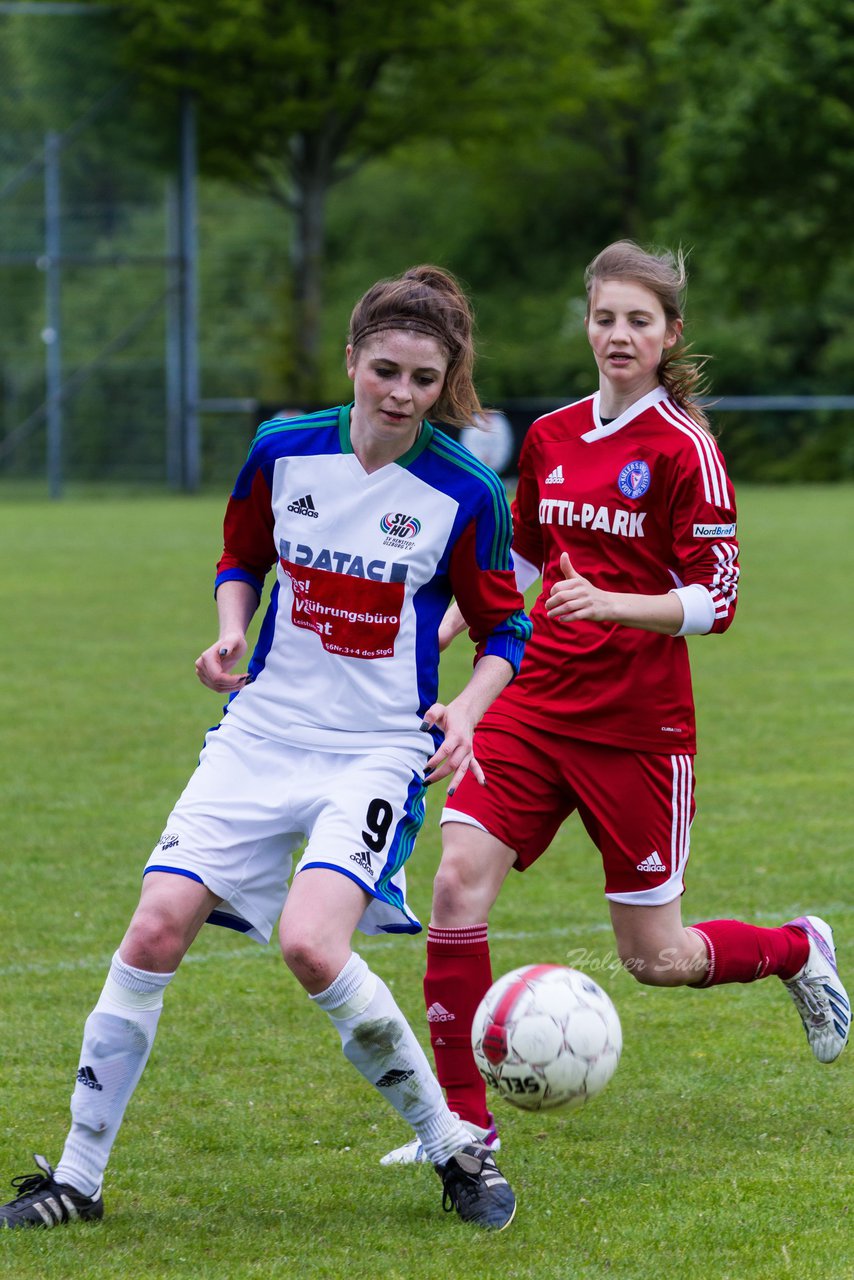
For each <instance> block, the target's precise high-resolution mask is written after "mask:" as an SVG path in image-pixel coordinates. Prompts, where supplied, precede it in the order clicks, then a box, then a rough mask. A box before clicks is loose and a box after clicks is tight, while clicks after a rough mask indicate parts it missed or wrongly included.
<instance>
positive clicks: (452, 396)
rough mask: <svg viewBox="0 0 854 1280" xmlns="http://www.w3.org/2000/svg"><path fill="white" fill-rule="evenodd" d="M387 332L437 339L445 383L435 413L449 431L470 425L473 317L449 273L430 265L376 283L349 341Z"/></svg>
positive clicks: (477, 408)
mask: <svg viewBox="0 0 854 1280" xmlns="http://www.w3.org/2000/svg"><path fill="white" fill-rule="evenodd" d="M385 329H406V330H409V331H410V332H412V333H426V334H429V336H430V337H432V338H435V339H436V341H437V342H439V343H440V344H441V345H442V347H443V348H444V350H445V352H446V353H447V356H448V368H447V372H446V373H445V383H444V386H443V387H442V392H441V394H440V396H439V398H438V400H437V401H436V404H435V406H434V409H433V412H434V413H435V415H436V417H437V418H439V419H440V420H441V421H442V422H447V423H448V424H449V425H450V426H454V427H464V426H469V425H471V424H472V422H473V420H474V417H475V415H476V414H479V413H482V412H483V410H482V409H481V405H480V400H479V399H478V395H477V392H476V391H475V388H474V382H473V381H472V370H473V368H474V338H473V329H474V315H473V313H472V308H471V303H470V302H469V300H468V298H467V297H466V295H465V293H464V292H463V290H462V288H461V286H460V285H459V283H458V282H457V281H456V280H455V279H454V277H453V276H452V275H451V274H450V272H448V271H443V270H442V268H441V267H432V266H429V265H425V266H420V267H411V268H410V270H409V271H405V272H404V273H403V275H401V276H395V277H394V278H392V279H390V280H380V281H378V282H377V284H375V285H373V286H372V287H371V288H370V289H369V290H368V292H367V293H366V294H365V295H364V297H362V298H360V300H359V301H358V302H357V303H356V305H355V307H354V308H353V314H352V315H351V317H350V335H349V341H350V345H351V346H352V348H353V351H354V352H356V351H357V350H358V348H359V346H360V344H361V343H362V342H364V341H365V340H366V339H367V338H370V337H373V335H374V334H375V333H380V332H382V331H383V330H385Z"/></svg>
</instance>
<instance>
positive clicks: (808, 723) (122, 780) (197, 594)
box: [0, 488, 854, 1280]
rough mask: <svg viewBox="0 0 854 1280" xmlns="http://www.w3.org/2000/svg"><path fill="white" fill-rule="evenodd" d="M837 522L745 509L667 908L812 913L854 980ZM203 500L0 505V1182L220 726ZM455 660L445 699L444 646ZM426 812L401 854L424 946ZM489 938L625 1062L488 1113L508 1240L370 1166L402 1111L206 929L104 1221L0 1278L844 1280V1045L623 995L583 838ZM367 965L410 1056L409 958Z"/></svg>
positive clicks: (115, 1170) (60, 1134) (133, 1120)
mask: <svg viewBox="0 0 854 1280" xmlns="http://www.w3.org/2000/svg"><path fill="white" fill-rule="evenodd" d="M852 498H854V492H852V490H851V489H850V488H828V489H819V488H812V489H810V488H801V489H795V488H786V489H777V490H764V489H747V490H743V491H742V492H741V494H740V500H741V510H742V519H741V529H740V533H741V536H742V542H743V566H744V573H743V580H742V582H743V586H742V601H741V605H740V611H739V617H738V620H737V622H736V625H735V626H734V628H733V630H732V631H731V632H730V633H729V634H728V635H727V636H725V637H723V638H701V639H699V640H696V641H693V642H692V645H693V660H694V667H695V676H696V685H697V701H698V709H699V720H700V757H699V767H698V803H699V814H698V818H697V821H696V823H695V826H694V839H693V857H692V860H691V866H690V868H689V875H688V893H687V895H686V899H685V915H686V919H687V920H691V919H708V918H715V917H720V916H737V917H741V918H744V919H749V920H754V921H756V922H757V923H768V924H770V923H775V922H780V921H783V920H786V919H788V918H790V917H791V916H793V915H795V914H798V913H799V912H801V911H806V910H808V911H810V912H815V913H818V914H820V915H824V916H826V917H827V918H828V919H830V921H831V922H832V923H833V924H834V925H835V926H836V935H837V943H838V945H839V953H840V959H841V964H842V967H843V971H847V973H848V975H849V979H850V982H849V986H850V987H854V945H852V930H854V919H852V910H851V902H852V887H854V886H853V885H852V875H851V870H850V866H851V861H850V855H851V848H852V844H854V819H852V806H851V791H852V787H851V779H852V776H854V752H852V734H851V712H852V704H854V700H852V684H854V662H852V648H851V635H852V631H854V598H852V593H851V589H850V584H851V581H852V579H854V538H852V529H851V510H852V505H854V504H852ZM222 506H223V503H222V500H221V499H220V498H219V497H217V498H214V499H211V498H196V499H187V498H183V499H182V498H176V497H173V498H167V497H163V498H150V497H147V498H143V497H137V498H130V497H129V498H126V499H121V498H119V497H116V496H113V497H109V496H103V497H100V498H95V497H92V498H89V499H86V500H82V499H74V498H71V499H69V500H68V501H66V502H63V503H61V504H54V505H49V504H47V503H45V502H42V501H38V500H29V501H27V500H22V499H19V498H16V497H15V496H13V495H10V493H9V491H5V492H4V493H3V494H2V495H0V547H2V602H3V603H2V619H3V626H2V638H3V655H4V668H5V670H4V681H3V686H4V687H3V696H2V708H3V713H2V721H0V738H2V743H3V749H2V760H3V768H2V774H0V797H2V810H0V812H2V827H3V831H2V863H0V865H2V869H3V879H4V883H3V891H2V897H0V918H2V927H0V984H2V1001H0V1058H2V1092H0V1135H2V1151H0V1156H1V1157H2V1167H0V1182H2V1186H3V1187H6V1184H7V1182H8V1180H9V1179H10V1178H11V1177H12V1176H13V1175H16V1174H20V1173H24V1172H30V1171H31V1170H32V1168H33V1166H32V1164H31V1152H33V1151H39V1152H43V1153H44V1154H45V1155H46V1156H47V1157H48V1158H49V1159H50V1160H51V1161H56V1160H57V1159H58V1157H59V1153H60V1150H61V1146H62V1140H63V1138H64V1135H65V1131H66V1128H67V1123H68V1096H69V1094H70V1090H71V1087H72V1082H73V1077H74V1073H75V1070H76V1065H77V1054H78V1049H79V1042H80V1033H81V1028H82V1023H83V1020H84V1018H85V1016H86V1014H87V1013H88V1011H89V1009H90V1008H91V1006H92V1004H93V1003H94V1001H95V999H96V997H97V994H98V992H99V990H100V987H101V984H102V981H103V977H104V974H105V972H106V969H107V966H108V964H109V959H110V956H111V954H112V952H113V950H114V949H115V947H116V945H117V943H118V941H119V939H120V937H121V934H122V932H123V930H124V927H125V924H126V922H127V919H128V917H129V915H130V912H131V911H132V909H133V907H134V905H135V903H136V898H137V893H138V887H139V874H140V871H141V867H142V865H143V863H144V861H145V859H146V858H147V856H148V853H149V852H150V849H151V847H152V846H153V844H154V842H155V841H156V840H157V838H158V836H159V835H160V832H161V829H162V824H163V821H164V819H165V816H166V814H167V813H168V811H169V808H170V807H171V804H172V802H173V800H174V798H175V796H176V795H177V793H178V791H179V790H180V789H181V787H182V786H183V784H184V782H185V780H186V778H187V776H188V775H189V773H190V771H191V769H192V767H193V765H194V762H195V758H196V755H197V752H198V748H199V745H200V742H201V738H202V735H203V732H204V730H205V729H206V728H207V726H208V725H209V724H211V723H213V722H215V721H216V719H217V718H218V714H219V700H218V699H217V697H216V696H215V695H213V694H211V693H210V692H209V691H207V690H205V689H203V688H202V687H201V686H200V685H199V684H198V683H197V681H196V679H195V676H194V673H193V667H192V662H193V659H194V658H195V656H196V654H197V653H198V652H199V651H200V650H201V649H202V648H203V647H205V645H206V644H208V643H209V642H210V640H211V639H212V638H213V636H214V613H213V605H212V601H211V595H210V583H211V573H212V564H213V561H214V560H215V559H216V556H217V552H218V539H219V526H220V519H221V512H222ZM446 663H447V667H446V684H447V689H448V690H450V689H451V688H452V687H453V686H454V684H455V683H457V682H459V681H460V680H461V679H462V678H464V673H465V671H466V669H467V667H468V663H469V655H468V653H467V652H466V650H465V644H464V643H460V642H458V644H457V646H455V648H454V649H452V650H451V652H450V653H449V654H448V655H447V657H446ZM440 802H441V797H440V796H439V795H434V796H433V799H432V808H431V814H430V816H429V818H428V825H427V827H426V829H425V832H424V834H423V836H422V838H421V841H420V843H419V846H418V848H417V850H416V853H415V855H414V858H413V861H412V862H411V864H410V867H411V870H410V875H409V880H410V894H409V897H410V902H411V903H412V904H413V906H414V908H415V909H416V910H417V911H418V912H419V913H420V915H421V917H422V919H423V920H424V921H425V922H426V920H427V919H428V916H429V902H430V884H431V879H432V875H433V871H434V869H435V866H436V862H437V859H438V838H437V825H436V818H437V814H438V810H439V807H440ZM492 942H493V963H494V967H495V971H496V973H500V972H503V971H505V970H506V969H509V968H511V967H513V966H515V965H517V964H523V963H529V962H535V961H538V962H539V961H550V962H558V963H560V962H568V963H575V964H577V965H578V966H579V967H583V968H586V969H587V970H588V971H589V972H591V973H592V974H593V976H594V977H596V978H597V979H598V980H599V981H600V982H601V983H602V985H603V986H605V987H606V989H607V990H608V991H609V993H610V994H611V996H612V998H613V999H614V1001H615V1003H616V1005H617V1007H618V1009H619V1011H620V1014H621V1018H622V1022H623V1031H624V1038H625V1049H624V1053H623V1059H622V1062H621V1064H620V1067H619V1070H618V1072H617V1074H616V1076H615V1078H614V1080H613V1081H612V1083H611V1084H610V1085H609V1087H608V1089H607V1090H606V1091H605V1093H604V1094H602V1095H601V1097H599V1098H597V1099H596V1100H595V1101H594V1102H592V1103H591V1104H590V1105H589V1106H588V1107H587V1108H585V1109H583V1110H582V1111H580V1112H577V1113H571V1114H566V1115H561V1114H560V1113H559V1112H558V1113H553V1114H549V1115H545V1116H540V1117H538V1116H536V1115H527V1114H524V1113H521V1112H515V1111H513V1110H512V1109H511V1108H510V1107H508V1106H507V1105H506V1104H503V1103H498V1104H497V1105H498V1115H499V1119H500V1122H501V1129H502V1136H503V1138H504V1152H503V1156H502V1159H501V1166H502V1168H503V1170H504V1172H505V1173H506V1174H507V1176H508V1177H509V1178H510V1180H511V1182H512V1183H513V1185H514V1187H515V1189H516V1192H517V1196H518V1199H519V1211H518V1214H517V1217H516V1220H515V1222H514V1223H513V1225H512V1227H511V1228H510V1230H509V1231H507V1232H505V1233H503V1234H502V1235H500V1236H495V1237H492V1236H488V1235H483V1234H479V1233H477V1232H476V1231H475V1230H473V1229H471V1228H466V1227H465V1226H464V1225H463V1224H462V1223H460V1222H459V1221H458V1220H457V1218H456V1216H455V1215H447V1216H446V1215H444V1214H443V1213H442V1210H441V1204H440V1201H441V1194H440V1191H441V1189H440V1186H439V1183H438V1180H437V1179H436V1177H435V1175H434V1174H433V1173H432V1172H431V1171H430V1170H425V1169H423V1168H421V1169H408V1170H407V1169H385V1168H380V1166H379V1165H378V1160H379V1157H380V1156H381V1155H382V1154H383V1153H384V1152H385V1151H387V1150H388V1149H389V1147H391V1146H393V1145H397V1144H398V1143H399V1142H401V1141H403V1140H405V1138H406V1136H407V1134H406V1132H405V1130H404V1127H403V1125H402V1122H401V1121H399V1120H398V1118H397V1117H396V1116H395V1115H394V1114H393V1113H392V1112H391V1111H386V1110H384V1109H383V1107H382V1105H381V1104H380V1103H379V1101H377V1100H376V1099H375V1097H374V1095H373V1093H372V1092H371V1091H370V1090H369V1088H368V1087H367V1085H365V1084H364V1082H363V1081H362V1080H361V1079H360V1078H359V1077H357V1076H356V1075H355V1073H354V1072H353V1071H352V1069H351V1068H350V1067H349V1066H348V1064H347V1063H346V1062H345V1061H344V1059H343V1057H342V1055H341V1053H340V1049H339V1045H338V1038H337V1035H336V1034H335V1032H334V1030H333V1029H332V1027H331V1025H329V1023H328V1022H327V1020H326V1019H324V1018H323V1017H322V1016H321V1015H320V1014H319V1013H318V1011H317V1010H315V1009H312V1008H310V1007H309V1005H308V1001H307V999H306V998H305V997H304V996H303V995H302V994H301V993H300V991H299V990H298V989H297V987H296V984H295V982H294V980H293V979H292V978H291V977H290V976H289V975H287V974H286V972H285V971H284V968H283V966H282V964H281V960H280V959H279V958H278V956H277V954H276V952H275V949H274V948H273V947H271V948H267V949H264V948H261V947H258V946H256V945H255V944H254V943H251V942H247V941H246V940H244V939H242V938H239V937H237V936H235V935H231V934H229V933H227V932H226V931H224V930H219V929H206V930H203V934H202V936H201V937H200V939H199V940H198V942H197V944H196V946H195V947H194V949H193V950H192V952H191V953H190V955H189V957H188V959H187V962H186V964H185V966H184V967H183V968H182V970H181V972H180V974H179V975H178V977H177V979H176V980H175V982H174V983H173V985H172V987H171V988H170V990H169V992H168V993H167V998H166V1010H165V1012H164V1017H163V1019H162V1020H161V1024H160V1031H159V1034H158V1039H157V1043H156V1045H155V1048H154V1051H153V1054H152V1058H151V1062H150V1064H149V1067H148V1070H147V1072H146V1075H145V1078H144V1079H143V1082H142V1084H141V1086H140V1088H139V1089H138V1091H137V1094H136V1096H135V1098H134V1099H133V1101H132V1103H131V1106H130V1108H129V1111H128V1115H127V1118H126V1122H125V1126H124V1128H123V1130H122V1132H121V1134H120V1136H119V1139H118V1141H117V1143H116V1148H115V1151H114V1154H113V1160H112V1163H111V1165H110V1168H109V1170H108V1174H107V1181H106V1187H105V1202H106V1210H107V1216H106V1217H105V1219H104V1222H103V1223H102V1224H101V1225H99V1226H97V1227H86V1226H80V1225H78V1226H77V1227H74V1228H72V1229H70V1230H68V1231H53V1232H32V1233H28V1232H14V1233H6V1234H4V1235H3V1237H2V1238H0V1277H4V1278H6V1277H8V1278H9V1280H23V1278H25V1277H39V1278H40V1280H42V1278H43V1280H68V1278H70V1277H73V1278H74V1280H96V1278H97V1280H108V1278H112V1277H125V1276H127V1277H134V1280H148V1278H151V1280H154V1278H158V1277H187V1278H188V1280H190V1278H193V1280H195V1278H198V1280H208V1278H209V1280H214V1278H216V1280H243V1277H261V1276H290V1277H294V1278H295V1280H297V1278H302V1277H339V1276H340V1277H347V1278H348V1280H361V1278H362V1277H374V1276H383V1277H385V1278H386V1280H404V1278H406V1280H410V1278H412V1280H422V1278H423V1280H433V1278H435V1280H439V1277H443V1278H444V1277H448V1276H451V1277H454V1276H461V1277H462V1276H476V1277H480V1278H482V1280H499V1278H500V1280H505V1278H509V1277H530V1278H532V1280H552V1278H553V1277H554V1278H558V1277H559V1278H560V1280H569V1278H570V1277H597V1278H598V1277H610V1278H614V1277H620V1278H621V1280H662V1278H664V1277H680V1280H701V1278H702V1280H780V1278H782V1277H792V1278H793V1280H799V1278H800V1277H807V1276H822V1277H824V1278H825V1280H850V1278H851V1276H852V1275H854V1243H852V1241H853V1240H854V1207H852V1127H854V1126H852V1113H854V1105H852V1104H854V1088H852V1081H853V1080H854V1075H852V1067H854V1056H852V1054H851V1053H850V1052H849V1053H848V1055H847V1057H843V1058H842V1059H841V1060H840V1061H838V1062H837V1063H836V1064H835V1065H833V1066H831V1067H822V1066H820V1065H819V1064H817V1063H816V1062H815V1061H814V1060H813V1058H812V1056H811V1054H810V1053H809V1050H808V1048H807V1045H806V1041H805V1039H804V1036H803V1031H802V1029H801V1025H800V1021H799V1019H798V1017H797V1014H796V1013H795V1010H794V1008H793V1006H792V1005H791V1002H790V1001H789V999H788V996H787V995H786V993H785V991H784V990H783V988H782V986H781V985H780V983H779V982H777V981H776V980H774V979H772V980H770V981H768V982H765V983H759V984H756V985H754V986H751V987H740V986H738V987H728V988H717V989H714V990H712V991H709V992H691V991H685V990H681V991H654V990H650V989H648V988H642V987H640V986H639V985H637V984H636V983H635V982H634V980H633V979H632V978H631V977H630V976H629V975H628V974H625V973H623V972H622V971H621V970H620V969H619V967H618V965H617V962H616V959H615V956H614V949H613V944H612V940H611V935H610V932H609V930H608V928H607V912H606V908H605V904H604V900H603V897H602V892H601V874H600V870H599V865H598V855H596V853H595V851H594V850H592V848H591V847H590V846H589V845H588V844H587V842H586V839H585V837H584V836H583V833H582V831H581V829H580V826H579V825H578V824H576V823H574V822H572V823H570V824H569V825H568V826H567V827H566V829H565V830H564V831H563V832H562V833H561V834H560V836H559V838H558V840H557V841H556V843H555V846H554V847H553V849H552V850H551V852H550V853H549V855H548V856H547V857H546V858H545V859H544V860H543V862H542V863H541V864H540V865H539V866H538V867H537V868H536V869H535V870H534V871H532V872H531V873H530V874H528V875H527V876H524V877H521V876H514V877H512V880H511V882H510V883H509V884H508V886H507V888H506V890H505V894H504V896H503V897H502V899H501V901H500V903H499V905H498V907H497V909H496V912H495V914H494V917H493V921H492ZM358 945H359V949H360V951H361V953H362V954H363V955H364V956H365V957H366V958H367V959H368V961H369V962H370V963H371V964H372V965H373V966H374V967H375V968H376V969H377V970H378V971H379V972H380V973H381V974H382V975H383V976H384V977H385V978H386V980H387V981H389V982H390V984H391V985H392V986H393V989H394V991H395V993H396V995H397V997H398V999H399V1001H400V1003H401V1005H402V1007H403V1008H404V1009H405V1010H406V1011H407V1012H408V1014H409V1015H410V1017H411V1019H412V1021H413V1024H414V1025H415V1026H416V1027H417V1029H418V1031H419V1033H420V1034H421V1035H422V1038H423V1040H424V1043H425V1044H426V1043H427V1037H426V1028H425V1026H424V1022H423V1010H422V1004H421V994H420V982H421V976H422V970H423V964H424V942H423V935H422V937H421V938H406V939H404V938H397V939H367V940H363V941H362V942H360V943H359V944H358ZM0 1189H2V1188H0ZM9 1194H11V1191H9ZM2 1198H3V1199H5V1198H7V1197H6V1196H4V1197H2Z"/></svg>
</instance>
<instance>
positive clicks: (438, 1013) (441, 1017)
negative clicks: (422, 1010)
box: [427, 1001, 457, 1022]
mask: <svg viewBox="0 0 854 1280" xmlns="http://www.w3.org/2000/svg"><path fill="white" fill-rule="evenodd" d="M456 1020H457V1019H456V1017H455V1015H454V1014H453V1013H448V1010H447V1009H445V1008H444V1007H443V1006H442V1005H440V1004H439V1002H438V1001H437V1002H436V1003H435V1004H431V1005H430V1008H429V1009H428V1010H427V1021H428V1022H456Z"/></svg>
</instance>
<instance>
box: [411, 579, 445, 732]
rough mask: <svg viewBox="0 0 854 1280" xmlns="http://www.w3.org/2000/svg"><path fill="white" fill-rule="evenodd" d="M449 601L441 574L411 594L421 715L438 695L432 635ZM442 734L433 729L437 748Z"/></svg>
mask: <svg viewBox="0 0 854 1280" xmlns="http://www.w3.org/2000/svg"><path fill="white" fill-rule="evenodd" d="M449 602H450V594H449V589H448V584H447V579H446V578H445V577H436V578H432V579H431V580H430V581H429V582H425V583H424V585H423V586H422V587H419V589H418V590H417V591H416V592H415V593H414V594H413V596H412V608H413V609H414V611H415V679H416V684H417V690H418V714H419V715H420V716H423V715H424V712H425V711H426V710H427V708H428V707H432V705H433V703H434V702H435V701H436V699H437V697H438V696H439V663H438V660H437V651H436V636H437V635H438V633H439V623H440V622H441V621H442V618H443V617H444V616H445V610H446V609H447V607H448V604H449ZM436 735H438V737H437V736H436ZM443 737H444V735H443V734H442V733H441V731H440V730H438V729H437V730H436V733H435V734H434V742H435V743H436V747H437V748H438V747H439V746H440V745H441V742H442V739H443Z"/></svg>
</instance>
